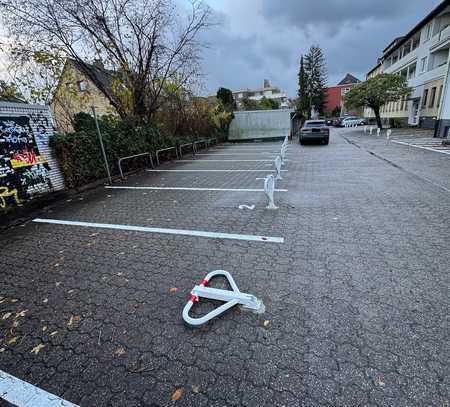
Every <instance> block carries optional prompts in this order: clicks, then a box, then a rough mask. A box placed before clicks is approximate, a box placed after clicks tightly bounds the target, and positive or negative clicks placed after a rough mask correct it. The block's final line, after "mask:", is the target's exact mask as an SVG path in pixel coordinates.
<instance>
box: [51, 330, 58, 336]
mask: <svg viewBox="0 0 450 407" xmlns="http://www.w3.org/2000/svg"><path fill="white" fill-rule="evenodd" d="M57 333H58V331H53V332H52V333H51V334H50V336H55V335H56V334H57Z"/></svg>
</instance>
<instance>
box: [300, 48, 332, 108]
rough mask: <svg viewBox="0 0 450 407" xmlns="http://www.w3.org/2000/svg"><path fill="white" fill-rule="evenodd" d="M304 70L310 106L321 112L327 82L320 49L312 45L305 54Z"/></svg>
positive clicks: (324, 63)
mask: <svg viewBox="0 0 450 407" xmlns="http://www.w3.org/2000/svg"><path fill="white" fill-rule="evenodd" d="M305 71H306V75H307V78H308V85H307V88H308V92H307V93H308V96H309V101H310V106H314V108H315V109H316V111H318V112H323V108H324V105H325V99H326V95H325V90H324V88H325V85H326V82H327V69H326V62H325V56H324V55H323V51H322V49H321V48H320V47H319V46H317V45H313V46H312V47H311V48H310V49H309V51H308V53H307V54H306V56H305Z"/></svg>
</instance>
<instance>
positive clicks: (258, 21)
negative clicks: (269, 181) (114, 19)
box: [203, 0, 441, 97]
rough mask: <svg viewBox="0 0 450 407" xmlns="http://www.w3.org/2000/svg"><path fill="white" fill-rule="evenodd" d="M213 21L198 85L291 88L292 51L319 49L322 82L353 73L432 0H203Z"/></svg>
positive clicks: (360, 73) (361, 71)
mask: <svg viewBox="0 0 450 407" xmlns="http://www.w3.org/2000/svg"><path fill="white" fill-rule="evenodd" d="M205 1H206V2H207V3H208V4H209V5H210V6H211V7H212V8H213V9H214V11H215V14H216V20H218V21H220V22H221V24H220V25H219V26H216V27H214V28H213V29H211V30H210V31H209V32H208V33H207V34H205V35H204V38H205V39H206V40H207V41H208V43H209V49H207V50H206V51H205V53H204V60H203V70H204V73H205V75H206V78H205V81H206V90H207V92H209V93H214V92H215V91H216V89H217V88H218V87H219V86H224V87H227V88H230V89H241V88H254V87H258V86H261V85H262V81H263V79H264V78H267V79H270V81H271V82H272V84H274V85H278V86H279V87H281V88H282V89H283V90H285V91H286V92H287V93H288V94H289V96H291V97H295V95H296V92H297V72H298V64H299V58H300V54H302V53H305V52H306V51H307V50H308V48H309V47H310V46H311V45H312V44H318V45H319V46H321V47H322V49H323V50H324V53H325V56H326V59H327V65H328V83H329V85H334V84H336V83H337V82H339V81H340V80H341V79H342V78H343V77H344V76H345V74H346V73H347V72H349V73H352V74H353V75H355V76H356V77H357V78H359V79H363V78H364V75H365V73H366V72H367V71H368V70H369V69H370V68H371V67H372V66H374V65H375V63H376V59H377V57H378V56H379V55H380V53H381V51H382V49H383V48H385V47H386V45H388V43H389V42H391V41H392V40H393V39H394V38H395V37H398V36H401V35H404V34H406V33H407V32H408V31H409V30H410V29H411V28H413V26H414V25H416V24H417V23H418V22H419V21H420V20H421V19H422V18H424V17H425V16H426V15H427V14H428V13H429V12H430V11H431V10H432V9H433V8H434V7H435V6H437V5H438V4H439V3H440V2H441V1H440V0H376V1H373V0H205Z"/></svg>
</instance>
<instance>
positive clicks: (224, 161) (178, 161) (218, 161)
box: [175, 158, 289, 163]
mask: <svg viewBox="0 0 450 407" xmlns="http://www.w3.org/2000/svg"><path fill="white" fill-rule="evenodd" d="M263 161H274V160H272V159H270V158H267V159H265V158H263V159H261V160H209V159H206V160H175V162H176V163H184V162H195V163H205V162H209V163H227V162H230V163H233V162H235V163H236V162H239V163H241V162H263ZM284 161H289V160H284Z"/></svg>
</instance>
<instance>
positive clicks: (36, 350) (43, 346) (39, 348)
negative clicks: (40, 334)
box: [30, 343, 45, 355]
mask: <svg viewBox="0 0 450 407" xmlns="http://www.w3.org/2000/svg"><path fill="white" fill-rule="evenodd" d="M43 348H45V345H44V344H43V343H40V344H39V345H37V346H35V347H34V348H33V349H31V352H30V353H34V354H35V355H37V354H38V353H39V352H40V351H41V349H43Z"/></svg>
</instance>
